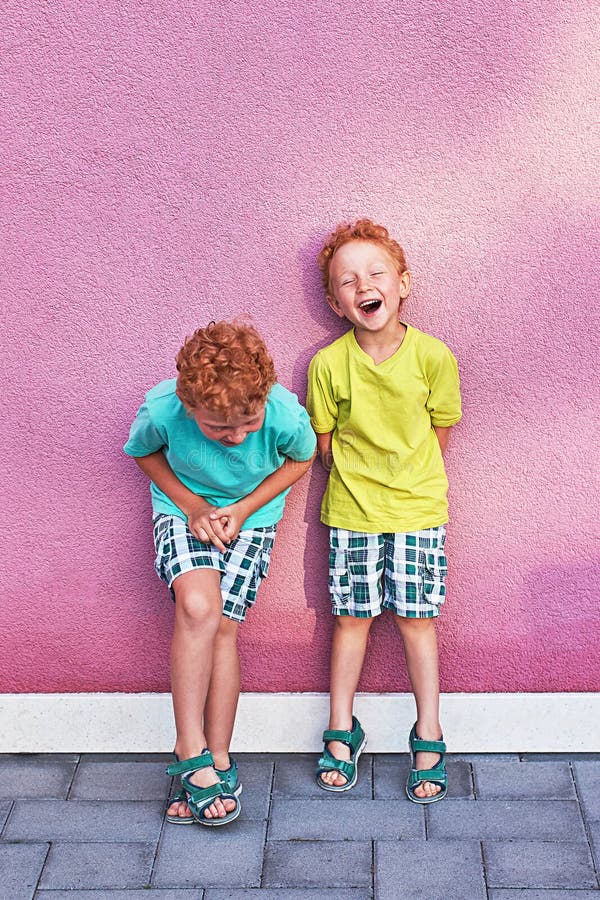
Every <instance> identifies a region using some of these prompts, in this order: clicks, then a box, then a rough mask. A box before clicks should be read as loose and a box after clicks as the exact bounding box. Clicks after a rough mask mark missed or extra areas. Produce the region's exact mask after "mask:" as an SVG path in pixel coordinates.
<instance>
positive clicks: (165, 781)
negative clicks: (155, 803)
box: [69, 760, 171, 802]
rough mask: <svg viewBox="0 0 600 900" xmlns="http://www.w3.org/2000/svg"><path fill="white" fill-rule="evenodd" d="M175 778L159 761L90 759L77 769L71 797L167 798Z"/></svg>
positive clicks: (99, 798) (110, 798) (78, 798)
mask: <svg viewBox="0 0 600 900" xmlns="http://www.w3.org/2000/svg"><path fill="white" fill-rule="evenodd" d="M170 785H171V779H170V778H168V777H167V775H166V774H165V766H164V765H163V764H162V763H159V762H88V761H87V760H83V761H82V762H81V763H80V764H79V767H78V769H77V772H76V773H75V779H74V781H73V786H72V787H71V791H70V793H69V799H70V800H73V799H75V800H162V801H163V802H164V801H165V800H166V799H167V794H168V792H169V788H170Z"/></svg>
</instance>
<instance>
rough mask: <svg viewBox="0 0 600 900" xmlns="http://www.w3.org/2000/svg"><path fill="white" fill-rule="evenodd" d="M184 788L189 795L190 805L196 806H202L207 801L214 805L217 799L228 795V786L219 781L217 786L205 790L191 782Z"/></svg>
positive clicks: (212, 785)
mask: <svg viewBox="0 0 600 900" xmlns="http://www.w3.org/2000/svg"><path fill="white" fill-rule="evenodd" d="M184 786H185V789H186V793H187V800H188V805H189V804H190V803H193V804H194V806H200V804H202V803H206V802H207V801H210V803H212V801H213V800H216V798H217V797H222V796H224V795H225V794H227V793H228V791H227V786H226V785H224V784H223V782H222V781H217V783H216V784H211V785H210V786H209V787H205V788H202V787H198V786H197V785H195V784H191V783H190V782H187V783H186V785H184Z"/></svg>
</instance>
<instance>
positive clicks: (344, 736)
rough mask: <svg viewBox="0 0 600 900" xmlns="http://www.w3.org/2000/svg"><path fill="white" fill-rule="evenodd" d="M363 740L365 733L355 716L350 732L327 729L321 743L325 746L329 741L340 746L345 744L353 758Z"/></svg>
mask: <svg viewBox="0 0 600 900" xmlns="http://www.w3.org/2000/svg"><path fill="white" fill-rule="evenodd" d="M364 739H365V733H364V731H363V727H362V725H361V724H360V722H359V721H358V719H357V718H356V716H352V730H351V731H341V730H339V729H336V728H328V729H327V731H324V732H323V741H324V743H325V744H328V743H329V741H339V742H340V743H341V744H346V746H347V747H350V751H351V753H352V756H354V754H355V753H356V751H357V750H358V748H359V747H360V745H361V744H362V742H363V741H364Z"/></svg>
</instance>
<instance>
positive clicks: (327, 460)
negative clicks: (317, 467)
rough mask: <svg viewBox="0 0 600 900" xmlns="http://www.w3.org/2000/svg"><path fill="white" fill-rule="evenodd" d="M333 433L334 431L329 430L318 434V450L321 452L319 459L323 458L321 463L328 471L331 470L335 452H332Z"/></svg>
mask: <svg viewBox="0 0 600 900" xmlns="http://www.w3.org/2000/svg"><path fill="white" fill-rule="evenodd" d="M332 435H333V431H328V432H326V433H325V434H317V452H318V454H319V459H320V460H321V465H322V466H323V468H324V469H325V471H326V472H331V468H332V466H333V454H332V452H331V437H332Z"/></svg>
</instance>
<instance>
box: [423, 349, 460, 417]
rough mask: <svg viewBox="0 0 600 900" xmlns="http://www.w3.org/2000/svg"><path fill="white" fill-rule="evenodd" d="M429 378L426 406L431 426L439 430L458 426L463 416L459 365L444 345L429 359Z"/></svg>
mask: <svg viewBox="0 0 600 900" xmlns="http://www.w3.org/2000/svg"><path fill="white" fill-rule="evenodd" d="M436 349H437V348H436ZM427 377H428V380H429V397H428V399H427V404H426V406H427V411H428V412H429V415H430V416H431V424H432V425H437V426H438V427H439V428H449V427H450V426H451V425H456V423H457V422H459V421H460V418H461V415H462V411H461V402H460V379H459V375H458V365H457V363H456V359H455V358H454V355H453V354H452V352H451V351H450V350H449V349H448V347H446V346H445V345H444V344H442V345H441V346H440V347H439V350H438V352H436V353H435V355H433V354H432V355H431V357H430V358H429V360H428V366H427Z"/></svg>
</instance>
